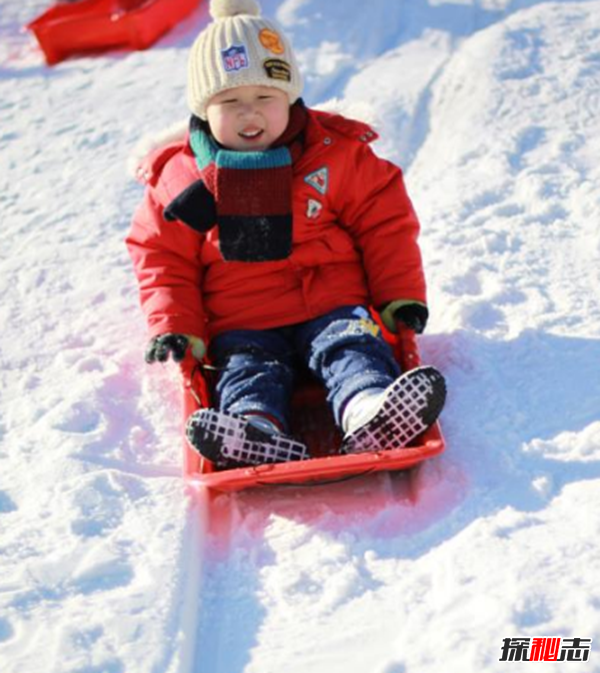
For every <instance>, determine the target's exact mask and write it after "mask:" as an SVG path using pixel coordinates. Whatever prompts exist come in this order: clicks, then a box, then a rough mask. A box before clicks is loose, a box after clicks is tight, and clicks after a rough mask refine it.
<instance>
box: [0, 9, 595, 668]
mask: <svg viewBox="0 0 600 673" xmlns="http://www.w3.org/2000/svg"><path fill="white" fill-rule="evenodd" d="M45 4H46V3H45V2H42V1H41V0H21V1H20V2H19V1H18V0H3V1H2V7H1V9H0V119H1V125H0V213H1V221H2V230H3V237H2V246H1V248H0V277H1V279H2V284H1V290H0V292H1V301H0V316H1V318H2V327H3V330H2V337H1V341H0V364H1V365H2V366H1V370H0V385H1V390H2V396H1V406H0V474H1V475H2V477H1V479H0V563H1V573H0V670H1V671H2V672H3V673H22V672H27V673H37V672H40V673H124V672H125V671H126V672H127V673H224V672H227V673H242V672H244V673H275V672H276V671H277V672H279V671H283V670H285V671H286V672H287V673H296V672H298V673H322V672H323V673H324V672H327V673H338V672H339V673H341V672H342V671H343V672H344V673H366V672H368V673H439V671H440V670H447V671H450V673H455V672H458V671H461V673H475V672H477V673H479V672H480V671H482V670H483V671H486V672H498V673H500V672H502V671H509V670H510V671H520V670H521V668H522V666H523V665H522V664H519V663H514V662H513V663H506V662H501V661H499V658H500V648H501V646H502V642H503V639H504V638H507V637H536V636H555V637H558V636H560V637H565V638H568V637H582V638H584V637H585V638H593V639H594V643H593V647H592V652H591V655H590V660H589V661H588V662H587V663H586V664H582V663H575V662H574V663H568V662H567V663H560V664H558V663H551V662H544V663H538V664H535V666H533V665H532V664H529V665H528V667H527V670H543V671H548V672H549V673H550V672H552V671H554V672H556V673H559V672H560V673H563V672H564V671H571V670H573V671H575V670H577V671H585V672H586V673H595V672H596V673H597V672H599V671H600V657H599V655H598V643H599V642H600V640H599V639H600V589H599V588H598V582H597V578H598V576H599V574H600V549H599V542H598V540H599V539H600V516H599V515H598V512H599V511H600V489H599V488H598V486H599V485H600V421H599V420H598V419H599V416H598V410H599V409H600V378H599V377H598V362H600V290H599V289H598V288H599V287H600V283H599V280H600V279H599V269H600V265H599V263H598V259H599V257H600V191H599V189H598V184H600V164H599V163H598V159H597V158H598V156H599V155H600V114H599V113H600V93H599V92H600V1H599V0H589V1H587V2H566V1H563V2H536V1H535V0H526V1H525V0H521V1H517V0H513V1H511V0H461V1H460V2H458V1H457V0H453V1H451V0H411V1H410V2H408V1H406V2H404V1H403V2H400V1H398V2H392V1H391V0H387V2H384V1H383V0H371V2H369V3H368V6H365V3H363V2H361V1H360V0H346V2H344V3H333V2H332V3H323V2H318V3H317V2H316V1H315V0H287V1H284V2H279V1H277V0H264V2H263V8H264V10H265V13H267V14H269V15H271V16H277V17H278V19H279V20H280V21H281V23H283V24H284V25H285V27H286V30H287V31H288V33H289V34H290V36H291V38H292V39H293V41H294V44H295V45H296V47H297V50H298V55H299V59H300V62H301V63H302V64H303V66H304V67H305V68H306V69H307V71H306V81H307V89H306V99H307V101H308V102H309V104H325V103H326V101H327V99H329V98H333V97H335V98H337V99H338V102H339V103H341V104H343V105H344V106H347V107H348V108H349V109H350V108H355V109H358V108H362V109H367V110H368V111H370V112H372V113H373V114H374V115H375V116H376V117H377V118H378V120H379V121H378V123H379V129H380V131H381V133H382V140H381V141H380V142H379V143H378V146H377V149H378V151H379V152H380V153H381V154H382V155H384V156H387V157H389V158H390V159H392V160H394V161H396V162H398V163H400V164H401V165H402V166H403V168H404V170H405V174H406V179H407V183H408V187H409V191H410V193H411V196H412V198H413V200H414V202H415V205H416V207H417V210H418V212H419V214H420V217H421V219H422V223H423V233H422V238H421V241H422V247H423V252H424V256H425V261H426V269H427V274H428V280H429V286H430V304H431V312H432V318H431V322H430V326H429V328H428V331H427V334H426V335H424V336H423V337H421V349H422V354H423V356H424V359H425V360H426V361H427V362H430V363H431V364H434V365H436V366H438V367H439V368H440V369H441V370H442V371H443V372H444V374H445V375H446V377H447V379H448V384H449V390H450V395H449V401H448V406H447V409H446V410H445V412H444V414H443V417H442V424H443V430H444V434H445V436H446V440H447V444H448V450H447V452H446V453H445V454H443V455H442V456H441V457H439V458H436V459H434V460H432V461H430V462H429V463H428V464H426V465H425V466H424V467H423V468H422V470H421V471H420V473H419V474H418V476H417V480H416V483H413V484H412V485H411V484H410V483H409V482H408V480H407V479H406V477H403V476H395V477H391V476H389V475H378V476H371V477H365V478H363V479H360V480H357V481H355V482H348V483H347V484H339V485H335V486H328V487H319V488H317V489H306V488H304V489H285V488H284V489H271V490H260V491H256V492H246V493H243V494H238V495H236V496H220V497H219V498H217V499H216V500H215V501H214V502H213V503H212V514H211V523H210V526H209V522H208V520H207V515H206V511H207V507H208V505H207V501H206V497H205V495H204V494H202V493H199V492H197V491H196V489H194V488H192V487H189V486H186V485H185V484H184V482H183V480H182V479H181V439H180V427H179V426H180V418H179V413H180V412H179V406H178V403H179V400H178V395H179V390H178V378H177V374H176V372H175V371H174V369H173V368H171V367H169V366H164V367H159V366H155V367H153V368H149V367H147V366H146V365H145V364H144V363H143V358H142V353H143V349H144V346H145V332H144V330H145V328H144V324H143V319H142V316H141V312H140V310H139V308H138V303H137V291H136V287H135V283H134V279H133V274H132V271H131V268H130V263H129V260H128V257H127V254H126V251H125V248H124V245H123V239H124V237H125V235H126V232H127V230H128V226H129V218H130V216H131V213H132V211H133V208H134V207H135V204H136V203H137V202H138V200H139V199H140V196H141V188H140V187H139V186H138V185H136V184H135V183H134V182H133V181H132V180H131V179H130V178H129V177H128V175H127V170H126V163H127V159H128V157H129V155H130V154H131V152H132V150H133V147H134V146H135V145H136V143H137V142H138V141H139V140H140V138H141V137H142V136H144V135H145V134H146V133H148V132H157V131H159V130H161V129H162V128H165V127H167V126H170V125H171V124H173V123H176V122H178V121H180V120H181V119H183V118H185V116H186V115H187V111H186V107H185V97H184V92H185V63H186V54H187V49H188V48H189V45H190V44H191V42H192V41H193V39H194V36H195V35H196V34H197V32H198V30H199V29H200V28H201V27H202V26H203V25H205V23H206V21H207V20H208V15H207V9H206V3H203V4H202V5H201V6H200V7H199V8H198V10H197V11H196V12H194V14H192V16H191V17H190V18H189V19H187V20H186V21H184V22H183V23H182V24H180V25H179V26H178V27H177V28H176V29H175V30H174V31H173V32H172V33H171V34H169V35H168V36H166V37H165V38H164V39H163V40H161V41H160V42H159V43H158V45H156V46H155V47H154V48H152V49H150V50H148V51H146V52H135V53H128V52H125V51H119V52H113V53H110V54H106V55H103V56H98V57H94V58H82V59H77V60H69V61H67V62H64V63H62V64H60V65H59V66H57V67H55V68H51V69H50V68H47V67H46V66H44V64H43V60H42V58H41V56H40V53H39V51H38V50H37V48H36V46H35V44H34V42H33V39H32V38H31V36H30V35H28V34H27V33H25V32H22V31H21V26H22V25H23V24H24V23H26V21H27V20H29V19H31V18H33V17H34V16H35V15H36V14H37V13H39V12H40V11H41V10H42V9H43V8H44V6H45Z"/></svg>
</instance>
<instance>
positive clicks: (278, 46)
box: [258, 28, 285, 56]
mask: <svg viewBox="0 0 600 673" xmlns="http://www.w3.org/2000/svg"><path fill="white" fill-rule="evenodd" d="M258 39H259V40H260V43H261V44H262V46H263V47H264V48H265V49H267V50H268V51H270V52H271V53H272V54H277V55H278V56H281V54H284V53H285V47H284V46H283V43H282V42H281V37H280V36H279V33H276V32H275V31H274V30H271V29H270V28H263V29H262V30H261V31H260V33H259V34H258Z"/></svg>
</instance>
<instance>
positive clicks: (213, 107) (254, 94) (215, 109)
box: [206, 86, 290, 152]
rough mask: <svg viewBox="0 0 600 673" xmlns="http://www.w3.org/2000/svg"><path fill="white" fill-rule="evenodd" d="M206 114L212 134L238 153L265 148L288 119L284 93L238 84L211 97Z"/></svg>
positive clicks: (282, 128) (286, 99)
mask: <svg viewBox="0 0 600 673" xmlns="http://www.w3.org/2000/svg"><path fill="white" fill-rule="evenodd" d="M206 116H207V119H208V124H209V126H210V130H211V131H212V134H213V136H214V137H215V139H216V140H217V142H219V143H220V144H221V145H223V146H224V147H227V148H228V149H230V150H237V151H238V152H252V151H254V152H259V151H263V150H266V149H268V148H269V147H270V146H271V145H272V144H273V143H274V142H275V141H276V140H277V138H279V136H280V135H281V134H282V133H283V132H284V131H285V129H286V127H287V125H288V121H289V118H290V101H289V98H288V95H287V94H286V93H285V92H284V91H281V89H275V88H274V87H270V86H238V87H235V88H234V89H227V90H226V91H221V93H218V94H217V95H216V96H213V97H212V98H211V99H210V101H209V103H208V105H207V107H206Z"/></svg>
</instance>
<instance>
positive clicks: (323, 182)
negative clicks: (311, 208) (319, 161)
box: [304, 166, 329, 195]
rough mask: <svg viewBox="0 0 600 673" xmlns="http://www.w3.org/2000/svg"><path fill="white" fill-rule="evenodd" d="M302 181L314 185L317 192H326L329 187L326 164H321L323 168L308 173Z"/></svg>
mask: <svg viewBox="0 0 600 673" xmlns="http://www.w3.org/2000/svg"><path fill="white" fill-rule="evenodd" d="M304 182H307V183H308V184H309V185H310V186H311V187H314V188H315V189H316V190H317V191H318V192H319V194H323V195H324V194H327V190H328V189H329V169H328V168H327V166H323V168H319V169H318V170H316V171H313V172H312V173H309V174H308V175H307V176H306V177H305V178H304Z"/></svg>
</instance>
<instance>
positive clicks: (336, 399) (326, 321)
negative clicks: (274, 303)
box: [210, 306, 400, 432]
mask: <svg viewBox="0 0 600 673" xmlns="http://www.w3.org/2000/svg"><path fill="white" fill-rule="evenodd" d="M210 356H211V359H212V361H213V364H214V365H215V367H216V368H217V370H218V378H217V384H216V389H215V391H214V392H215V406H216V408H217V409H219V410H220V411H225V412H230V413H237V414H248V413H251V412H255V413H260V414H266V415H267V416H271V417H273V418H274V419H276V420H277V421H278V422H279V423H280V424H281V426H282V428H283V430H284V431H286V432H288V431H289V427H290V402H291V396H292V389H293V385H294V380H295V374H296V373H297V372H298V370H299V368H300V367H301V366H302V365H305V366H307V367H308V369H309V370H310V371H311V372H312V373H313V374H314V375H315V376H316V377H317V379H319V380H320V381H321V382H322V383H323V385H324V386H325V388H326V390H327V401H328V402H329V404H330V405H331V407H332V409H333V414H334V418H335V421H336V423H337V424H338V425H340V424H341V418H342V414H343V411H344V407H345V405H346V403H347V402H348V401H349V400H350V399H351V398H352V397H353V396H354V395H356V394H357V393H359V392H361V391H363V390H367V389H368V388H386V387H387V386H388V385H389V384H390V383H392V381H394V379H396V378H397V377H398V376H399V374H400V368H399V366H398V364H397V362H396V360H395V358H394V354H393V352H392V349H391V347H390V346H389V344H388V343H386V342H385V340H384V339H383V337H382V335H381V332H380V330H379V328H378V327H377V325H376V323H374V322H373V321H372V319H371V316H370V314H369V312H368V310H367V309H366V308H365V307H364V306H344V307H342V308H339V309H336V310H335V311H332V312H331V313H328V314H327V315H324V316H321V317H319V318H315V319H314V320H309V321H307V322H304V323H299V324H297V325H289V326H286V327H278V328H275V329H267V330H232V331H230V332H225V333H223V334H219V335H218V336H216V337H214V338H213V339H212V341H211V344H210Z"/></svg>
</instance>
